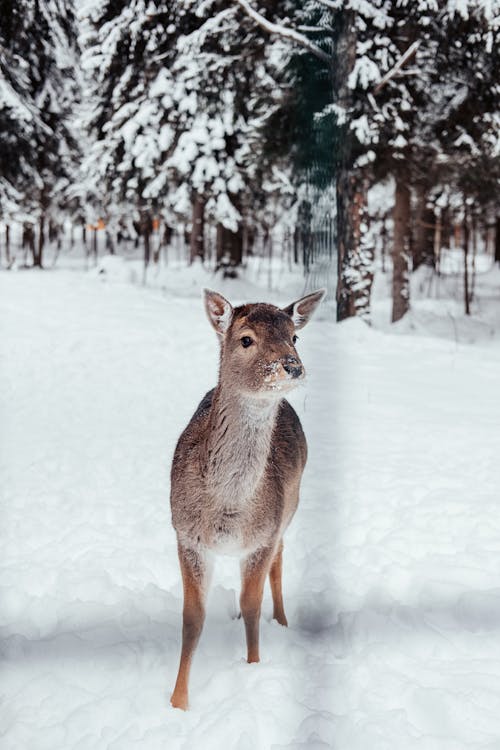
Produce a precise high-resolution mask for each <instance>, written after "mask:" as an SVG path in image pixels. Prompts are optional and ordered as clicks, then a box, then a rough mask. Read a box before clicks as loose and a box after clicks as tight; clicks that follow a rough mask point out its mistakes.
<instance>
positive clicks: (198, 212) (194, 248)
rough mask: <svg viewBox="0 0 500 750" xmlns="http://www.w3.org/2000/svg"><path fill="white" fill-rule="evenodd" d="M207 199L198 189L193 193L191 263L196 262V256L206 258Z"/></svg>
mask: <svg viewBox="0 0 500 750" xmlns="http://www.w3.org/2000/svg"><path fill="white" fill-rule="evenodd" d="M204 226H205V199H204V198H203V196H201V195H200V194H199V193H197V192H196V191H195V192H194V195H193V212H192V226H191V234H190V237H189V264H190V265H191V263H194V261H195V260H196V258H200V260H202V261H203V260H204V259H205V241H204Z"/></svg>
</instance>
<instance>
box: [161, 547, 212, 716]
mask: <svg viewBox="0 0 500 750" xmlns="http://www.w3.org/2000/svg"><path fill="white" fill-rule="evenodd" d="M178 550H179V563H180V566H181V572H182V583H183V587H184V607H183V612H182V650H181V659H180V664H179V672H178V674H177V680H176V683H175V688H174V692H173V693H172V697H171V699H170V702H171V704H172V706H174V708H182V709H183V710H184V711H185V710H186V709H187V707H188V681H189V672H190V669H191V662H192V659H193V654H194V650H195V648H196V645H197V643H198V640H199V638H200V634H201V631H202V628H203V622H204V619H205V596H206V590H207V588H208V584H209V580H210V572H211V562H210V560H208V559H207V556H206V555H204V554H203V553H201V552H197V551H195V550H193V549H186V548H183V547H182V546H181V545H180V544H179V547H178Z"/></svg>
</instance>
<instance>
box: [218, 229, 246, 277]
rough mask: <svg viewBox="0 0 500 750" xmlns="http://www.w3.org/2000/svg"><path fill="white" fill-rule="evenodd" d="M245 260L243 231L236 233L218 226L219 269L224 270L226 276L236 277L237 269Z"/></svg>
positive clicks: (239, 230) (238, 230)
mask: <svg viewBox="0 0 500 750" xmlns="http://www.w3.org/2000/svg"><path fill="white" fill-rule="evenodd" d="M242 259H243V229H242V227H241V226H239V227H238V229H237V231H236V232H233V231H232V230H231V229H228V228H227V227H225V226H224V225H223V224H217V268H224V269H225V270H224V276H229V277H231V278H233V277H235V276H236V270H235V269H236V267H237V266H240V265H241V261H242Z"/></svg>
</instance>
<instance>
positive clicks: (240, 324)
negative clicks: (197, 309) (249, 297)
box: [204, 289, 325, 397]
mask: <svg viewBox="0 0 500 750" xmlns="http://www.w3.org/2000/svg"><path fill="white" fill-rule="evenodd" d="M204 295H205V308H206V311H207V315H208V319H209V320H210V322H211V324H212V326H213V327H214V328H215V330H216V332H217V335H218V336H219V340H220V344H221V359H220V373H219V380H220V382H222V383H224V385H225V386H226V387H230V388H232V389H233V390H235V391H238V392H240V393H244V394H246V395H249V396H251V395H254V396H259V397H272V396H273V395H275V396H277V397H281V396H282V395H283V391H287V390H290V389H291V388H293V387H295V386H296V385H297V384H298V382H299V381H300V380H302V379H303V378H304V375H305V371H304V367H303V365H302V362H301V361H300V358H299V355H298V354H297V350H296V348H295V342H296V340H297V335H296V331H298V330H299V329H300V328H303V327H304V326H305V325H306V323H307V322H308V321H309V319H310V317H311V315H312V314H313V312H314V310H315V309H316V307H317V306H318V305H319V303H320V302H321V300H322V299H323V297H324V295H325V290H324V289H320V290H319V291H317V292H313V293H312V294H308V295H306V296H305V297H301V298H300V299H299V300H297V301H296V302H292V304H291V305H288V306H287V307H285V308H279V307H275V306H274V305H269V304H266V303H257V304H250V305H241V306H240V307H235V308H233V307H232V305H231V304H230V303H229V302H228V301H227V299H225V298H224V297H223V296H222V295H221V294H218V293H217V292H212V291H210V290H208V289H205V290H204Z"/></svg>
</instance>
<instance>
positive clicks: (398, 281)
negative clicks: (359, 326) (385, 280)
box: [392, 178, 410, 323]
mask: <svg viewBox="0 0 500 750" xmlns="http://www.w3.org/2000/svg"><path fill="white" fill-rule="evenodd" d="M409 221H410V190H409V188H408V186H407V185H406V184H405V183H404V182H403V181H402V180H401V179H399V178H398V179H397V180H396V196H395V203H394V245H393V251H392V263H393V271H392V322H393V323H395V322H396V321H398V320H401V318H402V317H403V316H404V315H405V314H406V313H407V312H408V310H409V307H410V286H409V243H408V239H409Z"/></svg>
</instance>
